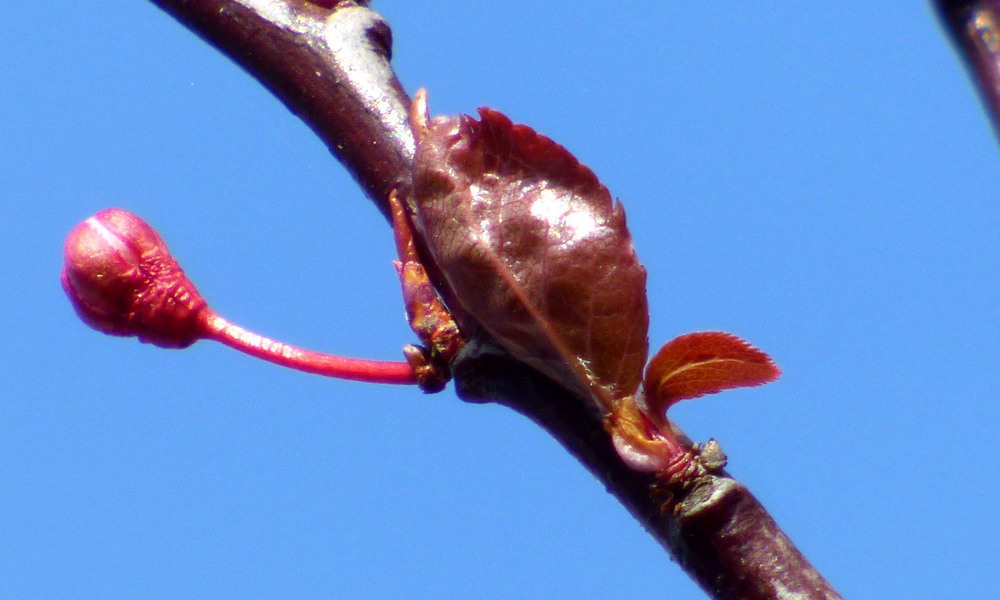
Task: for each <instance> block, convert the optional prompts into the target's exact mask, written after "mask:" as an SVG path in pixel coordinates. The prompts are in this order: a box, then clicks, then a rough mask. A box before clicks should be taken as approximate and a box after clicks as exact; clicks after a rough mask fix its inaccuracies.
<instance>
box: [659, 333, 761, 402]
mask: <svg viewBox="0 0 1000 600" xmlns="http://www.w3.org/2000/svg"><path fill="white" fill-rule="evenodd" d="M780 374H781V371H780V370H779V369H778V367H777V366H775V364H774V362H773V361H772V360H771V357H770V356H768V355H767V354H765V353H764V352H761V351H760V350H758V349H756V348H754V347H753V346H751V345H750V344H748V343H746V342H745V341H743V340H741V339H740V338H738V337H736V336H735V335H731V334H728V333H723V332H721V331H709V332H701V333H689V334H687V335H682V336H680V337H678V338H675V339H673V340H672V341H670V342H667V343H666V344H664V346H663V347H662V348H660V351H659V352H657V353H656V356H654V357H653V360H651V361H649V365H648V366H647V367H646V378H645V380H644V381H643V389H644V391H645V395H646V403H647V405H648V406H649V408H650V410H651V412H652V414H655V415H663V414H665V413H666V411H667V409H668V408H670V407H671V406H673V405H674V404H675V403H676V402H678V401H680V400H686V399H688V398H697V397H698V396H704V395H705V394H714V393H716V392H721V391H722V390H728V389H731V388H737V387H747V386H756V385H762V384H765V383H768V382H770V381H774V380H775V379H777V378H778V375H780Z"/></svg>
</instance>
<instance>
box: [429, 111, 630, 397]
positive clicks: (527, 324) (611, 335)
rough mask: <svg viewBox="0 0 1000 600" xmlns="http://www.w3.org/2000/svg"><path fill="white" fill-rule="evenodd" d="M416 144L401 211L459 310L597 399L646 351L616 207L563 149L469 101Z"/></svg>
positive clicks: (616, 390) (619, 386)
mask: <svg viewBox="0 0 1000 600" xmlns="http://www.w3.org/2000/svg"><path fill="white" fill-rule="evenodd" d="M479 114H480V116H481V119H482V120H480V121H477V120H475V119H474V118H472V117H469V116H461V117H457V118H455V117H452V118H440V117H439V118H436V119H434V120H433V121H431V122H430V123H429V126H428V128H427V129H426V130H424V131H423V132H422V133H421V135H420V139H419V140H418V145H417V157H416V173H415V178H414V192H413V196H412V198H411V208H412V210H413V212H414V220H415V223H416V225H417V227H418V229H420V230H421V232H422V233H423V236H422V237H423V239H424V242H425V243H426V245H427V247H428V250H429V251H430V252H431V254H432V255H433V258H434V260H435V262H436V263H437V264H438V265H439V266H440V267H441V271H442V273H443V274H444V277H445V278H446V280H447V284H448V285H449V286H451V288H452V291H453V292H454V295H455V296H456V297H457V298H458V299H459V301H460V303H461V304H462V306H461V308H462V309H463V311H465V312H467V313H468V314H469V315H471V317H472V318H473V319H474V320H475V321H476V323H477V324H478V325H480V326H482V327H484V328H485V329H486V330H487V331H488V332H489V333H490V334H491V335H492V336H493V337H494V338H495V339H496V340H497V341H498V342H499V343H500V344H501V345H502V346H503V347H504V348H505V349H506V350H507V351H508V352H510V353H511V354H512V355H513V356H515V357H516V358H517V359H519V360H521V361H522V362H524V363H527V364H528V365H530V366H532V367H534V368H536V369H538V370H539V371H541V372H543V373H545V374H546V375H548V376H549V377H551V378H553V379H555V380H556V381H558V382H559V383H561V384H562V385H564V386H565V387H567V388H569V389H571V390H574V391H576V392H578V393H580V394H583V395H585V396H590V397H593V398H595V399H597V401H598V402H599V403H600V404H601V405H602V406H604V407H607V406H608V405H609V404H610V401H611V399H614V398H618V397H622V396H625V395H629V394H632V393H634V392H635V390H636V389H637V388H638V385H639V382H640V380H641V373H642V367H643V365H644V363H645V360H646V356H647V354H648V342H647V338H646V335H647V329H648V324H649V316H648V307H647V301H646V271H645V269H644V268H643V267H642V265H641V264H639V260H638V258H637V257H636V254H635V250H634V249H633V246H632V238H631V236H630V234H629V232H628V229H627V228H626V224H625V212H624V210H623V208H622V206H621V204H619V203H616V202H613V201H612V199H611V195H610V193H609V192H608V190H607V188H606V187H604V186H603V185H602V184H601V183H600V181H598V179H597V177H596V175H594V173H593V172H592V171H591V170H590V169H588V168H587V167H585V166H583V165H581V164H580V163H579V162H578V161H577V160H576V158H574V157H573V155H572V154H570V153H569V152H568V151H567V150H566V149H565V148H563V147H562V146H560V145H559V144H556V143H555V142H553V141H552V140H550V139H549V138H546V137H544V136H541V135H539V134H537V133H535V131H534V130H532V129H530V128H529V127H526V126H524V125H514V124H512V123H511V122H510V120H509V119H507V117H505V116H504V115H502V114H500V113H498V112H496V111H493V110H490V109H485V108H484V109H480V111H479Z"/></svg>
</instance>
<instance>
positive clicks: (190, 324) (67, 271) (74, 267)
mask: <svg viewBox="0 0 1000 600" xmlns="http://www.w3.org/2000/svg"><path fill="white" fill-rule="evenodd" d="M64 252H65V257H66V258H65V264H64V266H63V271H62V285H63V289H64V290H66V295H67V296H69V299H70V301H71V302H72V303H73V307H74V308H75V309H76V312H77V314H79V315H80V318H81V319H83V321H84V322H85V323H87V324H88V325H90V326H91V327H93V328H94V329H96V330H98V331H101V332H103V333H108V334H111V335H121V336H133V335H134V336H138V337H139V339H140V340H141V341H143V342H149V343H151V344H155V345H157V346H161V347H164V348H184V347H187V346H190V345H191V344H193V343H194V342H195V341H196V340H197V339H198V338H199V337H200V333H201V327H202V326H201V324H200V323H199V319H200V313H201V311H202V309H203V308H205V301H204V300H203V299H202V297H201V295H200V294H198V291H197V290H196V289H195V288H194V286H193V285H192V284H191V282H190V281H188V279H187V277H186V276H185V275H184V272H183V271H182V270H181V268H180V266H179V265H178V264H177V261H175V260H174V259H173V257H171V256H170V252H169V251H168V250H167V245H166V243H165V242H164V241H163V238H161V237H160V236H159V234H157V233H156V231H155V230H154V229H153V228H152V227H150V226H149V225H148V224H147V223H146V222H145V221H143V220H142V219H141V218H139V217H138V216H136V215H134V214H132V213H130V212H128V211H125V210H122V209H119V208H109V209H106V210H102V211H101V212H99V213H97V214H96V215H94V216H93V217H90V218H89V219H87V220H86V221H84V222H83V223H80V224H79V225H78V226H77V227H76V228H75V229H74V230H73V231H72V232H71V233H70V234H69V236H68V237H67V238H66V246H65V250H64Z"/></svg>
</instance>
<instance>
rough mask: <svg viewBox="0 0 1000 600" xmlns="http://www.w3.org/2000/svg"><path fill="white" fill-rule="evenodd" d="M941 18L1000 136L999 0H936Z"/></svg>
mask: <svg viewBox="0 0 1000 600" xmlns="http://www.w3.org/2000/svg"><path fill="white" fill-rule="evenodd" d="M934 4H935V6H936V8H937V11H938V18H939V19H940V20H941V23H942V24H943V25H944V27H945V29H946V30H947V31H948V33H949V34H950V35H951V39H952V41H953V42H954V44H955V46H956V47H957V49H958V51H959V53H960V54H961V55H962V58H963V59H964V60H965V65H966V67H967V68H968V70H969V75H971V76H972V79H973V81H975V83H976V84H977V85H976V87H977V88H978V90H979V97H980V99H981V100H982V101H983V104H985V107H986V109H987V112H988V113H989V114H990V121H991V122H992V123H993V132H994V133H995V134H997V135H998V136H1000V3H997V2H996V1H995V0H957V1H956V0H935V2H934Z"/></svg>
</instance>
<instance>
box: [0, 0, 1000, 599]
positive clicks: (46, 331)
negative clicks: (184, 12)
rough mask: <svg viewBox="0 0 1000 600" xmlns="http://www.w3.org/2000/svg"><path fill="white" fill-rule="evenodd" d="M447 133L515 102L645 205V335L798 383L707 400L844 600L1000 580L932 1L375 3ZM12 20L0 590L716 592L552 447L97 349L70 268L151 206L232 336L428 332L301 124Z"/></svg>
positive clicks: (982, 152) (711, 428)
mask: <svg viewBox="0 0 1000 600" xmlns="http://www.w3.org/2000/svg"><path fill="white" fill-rule="evenodd" d="M374 8H375V9H376V10H378V11H379V12H381V13H382V14H383V15H384V16H385V17H386V18H387V19H388V20H389V22H390V24H391V25H392V27H393V32H394V37H395V56H394V65H395V67H396V69H397V72H398V73H399V75H400V78H401V79H402V81H403V83H404V85H405V86H406V88H407V89H408V90H410V91H411V92H412V91H414V90H415V89H416V88H418V87H420V86H424V87H427V88H428V90H429V93H430V102H431V111H432V112H433V113H437V114H445V113H447V114H452V113H457V112H474V111H475V109H476V107H478V106H481V105H488V106H491V107H494V108H496V109H499V110H501V111H503V112H505V113H506V114H507V115H509V116H510V117H511V118H512V119H513V120H514V121H516V122H523V123H528V124H530V125H531V126H533V127H534V128H535V129H537V130H538V131H539V132H541V133H543V134H546V135H548V136H550V137H552V138H554V139H556V140H557V141H559V142H560V143H562V144H563V145H565V146H566V147H568V148H569V149H570V150H571V151H573V152H574V153H576V155H577V156H578V157H579V158H580V159H581V160H582V161H583V162H584V163H586V164H587V165H589V166H590V167H592V168H593V169H594V170H595V171H596V172H597V173H598V175H599V176H600V177H601V178H602V180H603V181H604V182H605V183H606V184H607V185H608V187H609V188H610V189H611V192H612V194H613V195H615V196H616V197H618V198H620V199H621V201H622V202H623V203H624V205H625V207H626V209H627V213H628V218H629V223H630V225H631V228H632V232H633V236H634V238H635V243H636V246H637V248H638V252H639V255H640V257H641V259H642V260H643V262H644V263H645V265H646V266H647V268H648V270H649V296H650V304H651V321H652V324H651V329H650V341H651V345H652V346H653V348H654V349H655V348H657V347H658V346H659V345H660V344H662V343H663V342H665V341H667V340H668V339H670V338H672V337H674V336H675V335H678V334H681V333H685V332H689V331H695V330H706V329H722V330H726V331H730V332H732V333H735V334H738V335H740V336H742V337H744V338H746V339H748V340H749V341H751V342H753V343H754V344H756V345H758V346H760V347H761V348H762V349H764V350H766V351H767V352H769V353H770V354H771V355H772V356H773V357H774V359H775V360H776V361H777V362H778V364H779V365H780V366H781V367H782V369H783V371H784V375H783V377H782V378H781V380H780V381H779V382H777V383H775V384H771V385H768V386H766V387H763V388H759V389H754V390H745V391H743V390H741V391H734V392H728V393H725V394H720V395H718V396H712V397H708V398H703V399H700V400H697V401H692V402H689V403H683V404H681V405H680V406H678V407H676V408H675V409H673V410H672V411H671V416H672V417H673V418H674V419H675V420H676V421H677V422H678V423H679V424H680V425H681V426H682V427H683V428H684V429H685V430H686V431H687V432H688V434H689V435H691V436H692V437H693V438H695V439H698V440H704V439H707V438H708V437H710V436H711V437H715V438H716V439H718V440H719V441H720V443H721V444H722V447H723V448H724V449H725V450H726V451H727V452H728V454H729V457H730V470H731V472H732V473H733V474H734V475H735V476H736V477H737V478H739V479H741V480H742V481H744V482H746V483H747V484H748V485H749V486H750V487H751V489H752V490H753V491H754V493H755V494H756V495H757V496H758V497H759V498H760V499H761V500H762V502H763V503H764V504H765V506H767V507H768V508H769V509H770V510H771V512H772V514H773V515H774V516H775V518H776V519H777V520H778V522H779V523H780V524H782V525H783V526H784V527H785V529H786V531H787V532H788V534H789V535H790V536H791V537H792V539H793V540H794V541H795V542H796V543H797V544H798V545H799V546H800V548H801V549H802V550H803V552H805V554H806V555H807V556H808V557H809V558H810V559H811V560H812V561H813V562H814V563H815V564H816V565H817V566H818V567H819V569H820V570H821V571H822V572H823V573H824V574H825V575H826V576H827V577H828V578H829V579H830V580H831V581H832V582H833V583H834V584H835V586H836V587H838V589H839V590H840V591H841V593H843V594H844V595H845V597H851V598H855V599H860V598H893V597H895V598H941V597H953V598H963V597H986V596H989V595H990V594H991V593H993V592H994V591H995V586H994V585H993V582H992V580H991V577H992V576H991V575H990V573H993V572H994V571H995V567H996V561H997V559H998V558H1000V537H998V536H997V535H996V532H997V531H1000V516H998V515H1000V501H998V499H997V498H998V496H1000V494H998V492H1000V465H998V460H997V450H996V448H997V443H998V442H1000V435H998V433H997V423H998V421H1000V403H998V402H997V394H998V390H1000V369H998V367H997V365H998V364H1000V343H998V342H1000V320H998V318H997V317H998V316H1000V315H998V311H997V304H998V299H1000V285H998V283H997V274H998V272H1000V244H998V242H1000V233H998V232H1000V210H998V209H997V206H996V201H995V198H996V194H997V190H998V189H1000V156H998V152H997V148H998V146H997V143H996V141H995V139H994V138H993V135H992V132H991V131H990V129H989V125H988V122H987V120H986V118H985V116H984V114H983V112H982V110H981V108H980V105H979V103H978V100H977V99H976V98H975V96H974V95H973V93H972V89H971V86H970V84H969V83H968V81H967V78H966V75H965V73H964V71H963V70H962V68H961V67H960V64H959V62H958V60H957V58H956V56H955V55H954V54H953V51H952V49H951V47H950V45H949V44H948V43H947V40H946V39H945V38H944V36H943V34H942V32H941V31H940V30H939V28H938V26H937V23H936V21H935V20H934V18H933V15H932V13H931V10H930V7H929V5H928V4H926V3H919V2H918V3H914V2H885V3H877V5H876V4H875V3H872V4H871V5H869V4H868V3H854V4H852V5H851V6H850V8H847V7H846V5H845V6H841V5H838V4H837V3H819V4H817V5H811V4H810V5H809V6H808V7H803V5H802V3H800V2H773V3H769V4H768V5H767V7H766V9H762V8H760V7H758V8H756V9H755V8H753V7H750V6H749V5H745V4H744V3H737V2H723V3H707V4H706V3H697V6H693V5H692V6H676V5H674V3H661V4H656V5H655V6H654V5H653V4H651V3H649V4H647V3H623V4H622V6H621V7H617V6H615V7H609V5H608V4H607V3H605V2H568V1H558V2H546V3H543V5H542V6H531V7H523V8H522V7H520V6H518V5H517V4H516V3H515V4H510V3H495V2H452V1H442V2H436V3H432V4H431V5H427V6H421V7H420V8H419V9H414V8H413V3H412V2H404V1H400V0H395V1H390V0H381V1H377V2H375V3H374ZM5 9H7V10H4V11H3V12H4V13H6V14H4V15H3V19H2V20H0V39H3V40H4V41H5V43H3V44H0V64H3V65H4V66H3V71H4V77H3V78H2V83H0V92H2V93H0V123H2V128H3V131H4V133H3V135H2V136H0V156H2V157H3V160H2V161H0V181H2V182H3V185H2V188H0V189H2V192H0V194H2V196H0V209H2V214H3V216H4V218H3V219H2V220H0V248H2V250H3V253H4V255H5V256H6V257H7V260H5V261H3V263H2V266H0V273H2V275H3V280H4V281H5V282H6V285H4V286H2V287H0V303H2V306H4V307H5V309H4V310H3V311H0V327H2V329H3V331H4V332H5V335H4V337H3V340H4V341H3V344H4V350H5V359H4V361H3V367H2V368H0V389H2V390H3V391H2V392H0V536H2V538H3V539H4V544H2V545H0V596H2V597H6V598H67V597H80V598H95V597H101V598H153V597H160V598H164V597H166V598H207V597H213V598H216V597H254V598H268V597H282V598H285V597H296V598H330V597H343V598H357V597H363V598H400V597H407V598H468V597H476V598H484V599H490V598H543V597H544V598H579V597H583V598H635V597H664V598H674V599H687V598H692V599H695V598H701V597H704V596H703V595H702V594H701V592H700V591H699V590H698V589H697V588H696V587H695V586H694V585H693V584H692V583H691V582H690V581H689V580H688V579H687V578H686V576H685V575H684V574H683V573H682V572H681V571H680V569H679V568H677V567H676V566H675V565H673V564H671V563H670V562H669V560H668V558H667V557H666V555H665V554H664V553H663V551H662V550H661V549H660V548H659V547H658V546H657V545H656V544H655V543H654V542H653V541H652V540H651V539H650V538H649V537H648V536H646V534H645V533H644V532H643V531H642V530H641V528H640V527H639V526H638V525H637V524H636V523H635V522H634V521H633V520H632V518H631V517H630V516H629V515H628V514H627V513H626V512H625V510H624V509H623V508H621V507H620V506H619V505H618V504H617V502H616V501H615V500H614V499H613V498H612V497H610V496H609V495H607V494H606V493H605V491H604V489H603V488H602V486H601V485H600V484H599V483H598V482H597V481H596V480H594V479H593V478H592V477H591V476H590V475H589V474H588V473H587V472H586V471H585V470H584V469H583V468H582V467H580V466H579V465H578V464H577V463H575V462H574V460H573V459H572V458H571V457H570V456H569V455H568V454H567V453H566V452H565V451H564V450H562V449H561V448H560V447H559V446H558V445H557V444H556V443H555V442H554V441H552V440H551V439H550V438H548V437H547V436H546V434H544V433H543V432H542V431H541V430H539V429H538V428H537V427H535V426H534V425H532V424H531V423H529V422H527V421H526V420H525V419H523V418H521V417H519V416H517V415H515V414H513V413H511V412H509V411H507V410H505V409H502V408H499V407H494V406H479V405H468V404H464V403H462V402H461V401H459V400H458V399H457V398H456V397H455V396H454V393H453V392H452V391H451V389H450V388H449V390H447V391H445V392H444V393H442V394H438V395H434V396H424V395H422V394H421V393H419V392H417V391H415V390H412V389H401V388H394V387H374V386H368V385H363V384H357V383H342V382H336V381H329V380H325V379H322V378H318V377H313V376H307V375H302V374H299V373H294V372H290V371H284V370H282V369H279V368H277V367H273V366H271V365H267V364H264V363H260V362H257V361H254V360H251V359H249V358H246V357H244V356H242V355H239V354H236V353H234V352H232V351H229V350H227V349H225V348H223V347H221V346H220V345H217V344H212V343H209V342H203V343H200V344H197V345H195V346H194V347H192V348H190V349H188V350H185V351H172V352H171V351H164V350H159V349H156V348H153V347H149V346H145V345H141V344H139V343H138V342H135V341H134V340H123V339H117V338H115V339H112V338H107V337H104V336H101V335H100V334H98V333H96V332H94V331H92V330H90V329H88V328H86V327H85V326H83V325H82V324H81V323H80V322H79V321H77V319H76V317H75V315H74V314H73V311H72V310H71V308H70V306H69V303H68V302H67V301H66V299H65V298H64V296H63V293H62V291H61V289H60V287H59V284H58V273H59V268H60V264H61V248H62V240H63V238H64V236H65V235H66V233H67V232H68V231H69V230H70V229H71V228H72V227H73V226H74V225H75V224H76V223H77V222H79V221H80V220H82V219H84V218H86V217H87V216H89V215H91V214H93V213H94V212H96V211H98V210H100V209H102V208H105V207H108V206H121V207H123V208H127V209H129V210H132V211H134V212H136V213H138V214H140V215H142V216H143V217H144V218H146V219H147V220H148V221H150V222H151V223H152V224H153V225H154V226H155V227H156V228H157V229H159V230H160V232H161V233H162V234H163V236H164V237H165V238H166V239H167V241H168V243H169V244H170V247H171V249H172V251H173V252H174V254H175V256H177V257H178V259H179V260H180V261H181V264H182V265H183V266H184V268H185V269H186V271H187V272H188V274H189V275H190V276H191V277H192V279H193V280H194V281H195V283H196V284H197V285H198V286H199V288H200V289H201V291H202V293H203V294H204V295H205V296H206V297H207V299H208V300H209V301H210V302H211V304H212V305H213V307H214V308H215V309H216V310H217V311H218V312H220V313H221V314H223V315H224V316H226V317H228V318H230V319H231V320H233V321H235V322H237V323H239V324H241V325H244V326H246V327H249V328H252V329H255V330H257V331H259V332H261V333H263V334H265V335H268V336H271V337H276V338H280V339H283V340H286V341H289V342H291V343H296V344H299V345H303V346H307V347H310V348H314V349H319V350H325V351H331V352H342V353H349V354H354V355H359V356H365V357H372V358H395V357H397V356H399V354H400V352H399V349H400V347H401V346H402V345H403V344H405V343H408V342H410V341H411V340H412V334H411V333H410V332H409V331H408V329H407V326H406V323H405V321H404V319H403V317H402V309H401V305H400V302H399V290H398V287H397V283H396V280H395V276H394V273H393V270H392V267H391V264H390V261H391V259H392V253H393V248H392V242H391V237H390V235H389V229H388V227H387V226H386V224H385V222H384V221H383V220H382V218H381V216H380V215H379V214H378V212H377V211H376V210H375V209H374V208H373V207H372V206H371V205H370V204H369V203H368V202H367V201H366V200H365V199H364V198H363V196H362V195H361V192H360V191H359V190H358V189H357V187H356V186H355V185H354V183H353V182H352V181H351V179H350V178H349V176H347V175H346V173H345V171H344V170H343V168H342V167H341V166H340V165H339V164H338V163H336V161H334V160H333V159H332V158H331V157H330V155H329V154H328V152H327V151H326V149H325V147H323V145H322V144H321V143H320V142H319V141H318V140H317V139H316V138H315V137H314V136H313V135H312V134H311V133H310V132H309V131H308V130H307V129H306V127H305V126H303V125H302V124H301V123H300V122H299V121H298V120H297V119H296V118H295V117H294V116H292V115H291V114H289V113H288V111H287V110H286V109H285V108H284V107H283V106H282V105H281V104H280V103H279V102H277V101H276V100H275V99H274V98H273V97H271V96H270V95H269V93H268V92H266V91H265V90H264V89H263V88H262V87H261V86H260V85H258V84H257V83H256V82H255V81H254V80H252V79H251V78H249V77H248V76H247V75H246V74H244V73H243V72H242V71H241V70H240V69H239V68H237V67H235V66H234V65H233V64H231V63H230V62H229V61H228V60H227V59H226V58H224V57H222V56H221V55H220V54H218V53H217V52H216V51H215V50H213V49H212V48H210V47H208V46H207V45H206V44H204V43H203V42H201V41H199V40H198V39H197V38H195V37H194V36H193V35H191V34H190V33H189V32H188V31H186V30H185V29H183V28H182V27H180V26H179V25H177V24H176V23H175V22H174V21H173V20H171V19H170V18H169V17H167V16H166V15H165V14H163V13H161V12H160V11H159V10H158V9H156V8H155V7H153V6H152V5H151V4H150V3H147V2H142V1H130V2H114V3H110V2H109V3H66V4H65V5H60V6H59V7H58V9H57V8H55V7H54V6H53V5H51V4H39V3H19V2H15V3H10V4H8V5H6V6H5Z"/></svg>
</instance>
